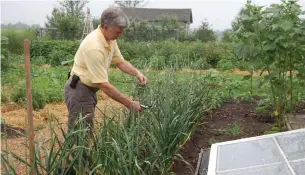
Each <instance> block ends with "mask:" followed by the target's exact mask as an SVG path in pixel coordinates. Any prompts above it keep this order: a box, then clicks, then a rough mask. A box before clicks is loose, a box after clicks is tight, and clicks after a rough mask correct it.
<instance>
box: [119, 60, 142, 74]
mask: <svg viewBox="0 0 305 175" xmlns="http://www.w3.org/2000/svg"><path fill="white" fill-rule="evenodd" d="M117 67H118V68H119V69H120V70H121V71H123V72H124V73H127V74H129V75H133V76H136V75H138V73H139V70H138V69H136V68H135V67H133V66H132V65H131V64H130V63H129V62H128V61H126V60H124V61H123V62H121V63H119V64H117Z"/></svg>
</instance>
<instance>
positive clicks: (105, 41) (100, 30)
mask: <svg viewBox="0 0 305 175" xmlns="http://www.w3.org/2000/svg"><path fill="white" fill-rule="evenodd" d="M97 29H98V33H99V34H100V36H101V39H102V42H103V44H104V46H105V47H106V48H110V45H109V44H108V42H107V40H106V38H105V36H104V34H103V32H102V30H103V29H102V27H101V25H98V28H97ZM109 43H110V44H112V41H110V42H109Z"/></svg>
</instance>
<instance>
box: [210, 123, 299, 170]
mask: <svg viewBox="0 0 305 175" xmlns="http://www.w3.org/2000/svg"><path fill="white" fill-rule="evenodd" d="M302 132H304V133H305V128H303V129H297V130H292V131H286V132H279V133H274V134H268V135H262V136H256V137H249V138H243V139H238V140H232V141H226V142H220V143H215V144H212V146H211V152H210V158H209V167H208V174H207V175H216V166H217V164H218V159H217V157H218V156H217V155H218V149H219V146H221V145H229V144H235V143H241V142H248V141H253V140H259V139H265V138H273V139H274V140H275V143H276V145H277V146H278V148H279V150H280V152H281V154H282V155H284V152H283V150H282V149H281V147H280V146H279V145H278V142H277V141H276V139H275V137H276V136H281V135H288V134H294V133H302ZM283 157H284V158H285V162H288V160H287V158H286V156H283ZM302 160H305V155H304V159H299V160H294V161H290V162H297V161H302ZM281 163H283V162H277V163H273V164H274V165H276V164H281ZM270 165H271V164H269V165H260V166H261V167H266V166H270ZM287 165H288V168H289V170H290V171H291V173H292V174H293V175H295V172H294V170H293V169H292V167H291V166H290V164H289V163H287ZM260 166H253V167H247V169H250V168H254V167H260ZM235 170H236V169H233V170H227V171H222V172H231V171H235ZM238 170H241V169H238Z"/></svg>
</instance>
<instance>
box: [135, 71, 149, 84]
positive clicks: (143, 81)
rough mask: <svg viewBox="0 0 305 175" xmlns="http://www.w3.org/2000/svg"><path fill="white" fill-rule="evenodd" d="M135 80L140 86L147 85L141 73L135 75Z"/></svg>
mask: <svg viewBox="0 0 305 175" xmlns="http://www.w3.org/2000/svg"><path fill="white" fill-rule="evenodd" d="M136 77H137V79H138V80H139V82H140V84H141V85H146V84H147V81H148V80H147V78H146V77H145V76H144V75H143V74H142V73H141V72H139V73H138V74H137V75H136Z"/></svg>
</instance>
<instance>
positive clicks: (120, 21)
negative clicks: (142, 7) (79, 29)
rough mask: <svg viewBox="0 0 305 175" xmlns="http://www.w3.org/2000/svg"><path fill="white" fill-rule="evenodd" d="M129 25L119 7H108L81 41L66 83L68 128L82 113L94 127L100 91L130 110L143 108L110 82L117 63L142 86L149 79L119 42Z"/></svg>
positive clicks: (137, 110)
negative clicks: (110, 70) (120, 46)
mask: <svg viewBox="0 0 305 175" xmlns="http://www.w3.org/2000/svg"><path fill="white" fill-rule="evenodd" d="M128 24H129V21H128V18H127V16H126V15H125V14H124V12H123V11H122V10H121V9H120V8H115V7H111V8H108V9H106V10H105V11H104V12H103V13H102V15H101V21H100V25H99V26H98V28H97V29H95V30H94V31H92V32H91V33H90V34H89V35H88V36H87V37H86V38H85V39H84V40H83V41H82V43H81V44H80V46H79V48H78V50H77V52H76V54H75V57H74V65H73V68H72V70H71V74H70V75H71V76H70V78H69V79H68V81H67V82H66V84H65V102H66V105H67V108H68V111H69V119H68V123H69V128H71V127H72V126H73V125H74V122H75V120H76V119H77V116H79V113H80V112H81V113H82V115H83V116H86V119H85V120H86V121H87V122H88V123H89V124H90V126H91V128H93V118H94V110H95V106H96V104H97V95H96V93H97V92H98V90H101V91H103V92H104V93H106V94H107V95H108V96H109V97H111V98H112V99H114V100H116V101H118V102H120V103H121V104H123V105H124V106H126V107H127V108H128V109H129V110H131V111H136V112H139V111H141V106H140V103H139V102H137V101H132V100H131V99H129V98H128V97H127V96H126V95H124V94H122V93H121V92H119V91H118V90H117V89H116V88H115V87H114V86H113V85H112V84H111V83H110V82H109V81H108V70H109V66H110V64H115V65H116V66H117V67H118V68H119V69H120V70H121V71H123V72H124V73H127V74H129V75H132V76H135V77H136V78H137V79H138V80H139V82H140V84H142V85H145V84H146V83H147V81H148V80H147V78H146V77H145V76H144V75H143V73H141V72H140V71H139V70H138V69H136V68H135V67H133V66H132V65H131V64H130V63H129V62H128V61H126V60H124V58H123V56H122V54H121V52H120V50H119V47H118V45H117V42H116V39H117V38H119V37H120V36H121V35H122V33H123V31H124V28H126V27H127V26H128Z"/></svg>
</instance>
